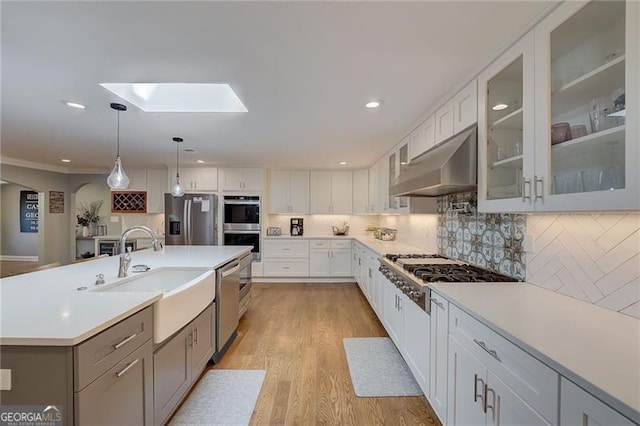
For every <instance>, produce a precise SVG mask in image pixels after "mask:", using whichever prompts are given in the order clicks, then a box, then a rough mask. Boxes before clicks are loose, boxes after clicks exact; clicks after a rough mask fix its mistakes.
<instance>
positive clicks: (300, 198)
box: [289, 170, 309, 213]
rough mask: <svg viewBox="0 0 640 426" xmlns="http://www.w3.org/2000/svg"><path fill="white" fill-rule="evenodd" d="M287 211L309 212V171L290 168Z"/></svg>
mask: <svg viewBox="0 0 640 426" xmlns="http://www.w3.org/2000/svg"><path fill="white" fill-rule="evenodd" d="M289 207H290V209H289V212H290V213H309V171H308V170H292V171H291V172H290V180H289Z"/></svg>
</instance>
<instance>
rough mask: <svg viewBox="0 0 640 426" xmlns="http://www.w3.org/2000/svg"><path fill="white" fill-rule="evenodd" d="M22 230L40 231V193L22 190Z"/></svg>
mask: <svg viewBox="0 0 640 426" xmlns="http://www.w3.org/2000/svg"><path fill="white" fill-rule="evenodd" d="M20 232H31V233H33V232H38V193H37V192H36V191H20Z"/></svg>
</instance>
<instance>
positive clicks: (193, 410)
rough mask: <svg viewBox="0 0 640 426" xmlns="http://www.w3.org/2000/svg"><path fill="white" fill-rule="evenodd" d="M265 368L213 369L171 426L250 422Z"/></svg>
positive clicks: (246, 423)
mask: <svg viewBox="0 0 640 426" xmlns="http://www.w3.org/2000/svg"><path fill="white" fill-rule="evenodd" d="M265 375H266V371H265V370H209V371H208V372H207V373H206V374H205V375H204V377H203V378H202V379H200V382H198V384H197V385H196V387H195V389H194V390H193V392H191V395H189V397H188V398H187V400H186V401H185V402H184V404H182V407H180V409H179V410H178V412H177V413H176V415H175V416H173V419H171V422H170V423H169V424H170V425H175V426H178V425H234V426H235V425H238V426H239V425H248V424H249V422H250V421H251V415H252V414H253V409H254V407H255V406H256V402H257V401H258V395H259V394H260V389H261V388H262V382H263V381H264V377H265Z"/></svg>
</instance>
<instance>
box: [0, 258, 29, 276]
mask: <svg viewBox="0 0 640 426" xmlns="http://www.w3.org/2000/svg"><path fill="white" fill-rule="evenodd" d="M37 267H38V262H24V261H21V260H2V261H0V278H4V277H10V276H12V275H18V274H24V273H25V272H31V271H32V270H33V269H34V268H37Z"/></svg>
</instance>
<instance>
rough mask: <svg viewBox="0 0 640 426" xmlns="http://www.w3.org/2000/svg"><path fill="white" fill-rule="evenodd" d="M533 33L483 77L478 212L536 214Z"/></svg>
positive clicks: (479, 80) (496, 62)
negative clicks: (534, 188) (534, 210)
mask: <svg viewBox="0 0 640 426" xmlns="http://www.w3.org/2000/svg"><path fill="white" fill-rule="evenodd" d="M533 39H534V37H533V32H531V33H529V34H527V35H526V36H524V37H523V38H522V39H521V40H520V41H518V42H517V43H516V44H515V45H513V46H512V47H511V48H510V49H509V50H508V51H507V52H505V53H504V54H503V55H502V56H501V57H500V58H499V59H498V60H497V61H495V62H494V63H493V64H491V65H490V66H489V67H488V68H487V69H486V70H485V71H484V72H483V73H482V74H480V76H479V77H478V87H479V92H480V93H479V96H478V112H479V126H478V210H480V211H485V212H499V211H509V212H511V211H532V210H533V198H532V185H533V170H534V162H535V149H534V148H535V146H534V145H535V139H534V127H533V126H534V89H533V67H534V62H533V49H534V48H533Z"/></svg>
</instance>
